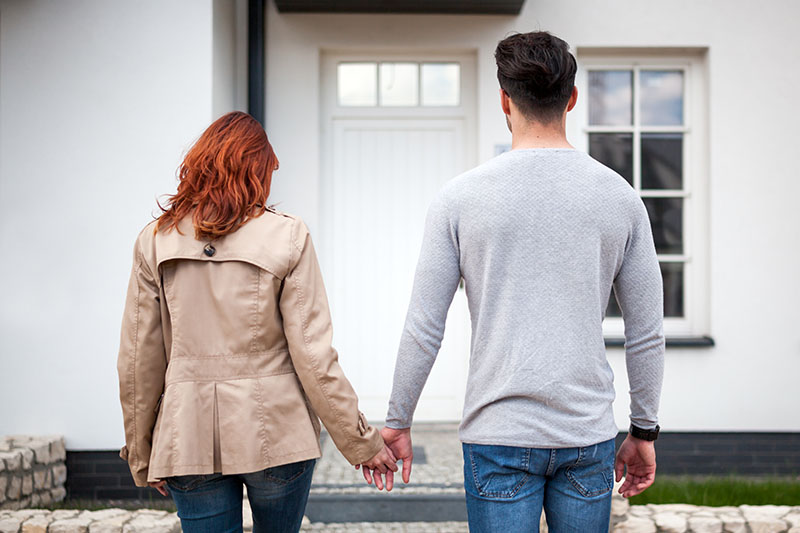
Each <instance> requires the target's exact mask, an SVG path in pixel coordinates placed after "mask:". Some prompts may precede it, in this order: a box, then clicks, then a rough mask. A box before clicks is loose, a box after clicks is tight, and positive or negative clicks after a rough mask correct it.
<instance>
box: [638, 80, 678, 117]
mask: <svg viewBox="0 0 800 533" xmlns="http://www.w3.org/2000/svg"><path fill="white" fill-rule="evenodd" d="M639 82H640V84H641V94H640V95H639V98H640V101H641V123H642V125H643V126H680V125H681V124H683V72H682V71H680V70H643V71H641V73H640V74H639Z"/></svg>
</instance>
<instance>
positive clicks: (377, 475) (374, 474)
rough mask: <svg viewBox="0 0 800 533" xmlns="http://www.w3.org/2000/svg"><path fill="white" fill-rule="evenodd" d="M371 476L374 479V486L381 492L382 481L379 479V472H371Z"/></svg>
mask: <svg viewBox="0 0 800 533" xmlns="http://www.w3.org/2000/svg"><path fill="white" fill-rule="evenodd" d="M372 476H373V477H374V479H375V486H376V487H378V490H383V479H381V472H375V471H373V472H372Z"/></svg>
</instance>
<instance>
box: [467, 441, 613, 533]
mask: <svg viewBox="0 0 800 533" xmlns="http://www.w3.org/2000/svg"><path fill="white" fill-rule="evenodd" d="M463 450H464V487H465V489H466V492H467V514H468V516H469V530H470V533H511V532H513V533H538V531H539V518H540V516H541V514H542V507H544V511H545V515H546V517H547V526H548V528H549V530H550V532H551V533H567V532H575V533H601V532H602V533H606V532H607V531H608V526H609V519H610V515H611V491H612V489H613V487H614V440H613V439H611V440H609V441H606V442H601V443H599V444H595V445H593V446H587V447H585V448H558V449H541V448H517V447H512V446H488V445H480V444H464V445H463Z"/></svg>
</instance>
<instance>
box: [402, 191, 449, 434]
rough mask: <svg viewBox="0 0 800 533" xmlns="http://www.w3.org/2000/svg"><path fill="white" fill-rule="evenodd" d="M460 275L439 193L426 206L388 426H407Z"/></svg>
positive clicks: (443, 205)
mask: <svg viewBox="0 0 800 533" xmlns="http://www.w3.org/2000/svg"><path fill="white" fill-rule="evenodd" d="M460 279H461V268H460V264H459V247H458V238H457V233H456V230H455V228H454V225H453V224H452V221H451V219H450V217H449V213H448V210H447V204H446V202H445V199H444V197H443V196H442V195H441V194H440V195H439V196H438V197H437V198H436V199H435V200H434V202H433V203H432V204H431V206H430V208H429V210H428V216H427V219H426V221H425V234H424V236H423V239H422V250H421V251H420V256H419V261H418V263H417V271H416V274H415V276H414V287H413V290H412V292H411V302H410V304H409V306H408V313H407V315H406V322H405V326H404V328H403V334H402V336H401V337H400V348H399V350H398V353H397V361H396V363H395V369H394V383H393V386H392V395H391V398H390V399H389V411H388V414H387V415H386V426H387V427H390V428H394V429H403V428H407V427H411V421H412V419H413V416H414V410H415V409H416V407H417V402H418V401H419V397H420V394H422V389H423V387H424V386H425V382H426V381H427V379H428V375H429V374H430V371H431V368H432V367H433V363H434V361H435V360H436V356H437V354H438V353H439V348H440V347H441V344H442V338H443V336H444V327H445V322H446V320H447V312H448V310H449V309H450V304H451V302H452V301H453V295H454V294H455V292H456V289H457V288H458V283H459V281H460Z"/></svg>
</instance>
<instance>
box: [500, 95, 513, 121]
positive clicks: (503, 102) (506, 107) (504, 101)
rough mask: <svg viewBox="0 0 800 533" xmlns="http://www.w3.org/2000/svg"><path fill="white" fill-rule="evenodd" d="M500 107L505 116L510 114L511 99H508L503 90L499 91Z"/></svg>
mask: <svg viewBox="0 0 800 533" xmlns="http://www.w3.org/2000/svg"><path fill="white" fill-rule="evenodd" d="M500 107H501V108H502V109H503V113H505V114H506V115H510V114H511V99H510V98H509V97H508V93H507V92H505V91H504V90H503V89H500Z"/></svg>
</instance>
